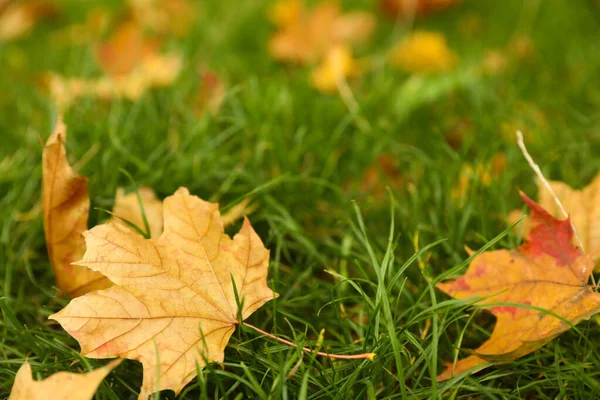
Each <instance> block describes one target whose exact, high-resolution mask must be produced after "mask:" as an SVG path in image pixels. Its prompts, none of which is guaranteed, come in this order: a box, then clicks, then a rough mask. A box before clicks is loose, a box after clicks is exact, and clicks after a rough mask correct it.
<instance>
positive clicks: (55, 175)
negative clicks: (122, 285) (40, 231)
mask: <svg viewBox="0 0 600 400" xmlns="http://www.w3.org/2000/svg"><path fill="white" fill-rule="evenodd" d="M66 137H67V128H66V126H65V124H64V123H63V122H62V119H60V117H59V119H58V121H57V122H56V127H55V128H54V132H53V133H52V135H51V136H50V138H49V139H48V141H47V142H46V145H45V146H44V153H43V156H42V158H43V171H42V172H43V173H42V209H43V213H44V232H45V234H46V244H47V246H48V255H49V257H50V262H51V263H52V268H53V269H54V275H55V276H56V283H57V285H58V288H59V289H60V290H62V291H64V292H65V293H67V294H68V295H69V296H71V297H76V296H80V295H82V294H84V293H86V292H88V291H90V290H95V289H104V288H107V287H109V286H110V285H111V283H110V281H109V280H108V279H106V278H105V277H104V276H103V275H102V274H100V273H98V272H94V271H92V270H90V269H89V268H87V267H83V266H77V265H72V264H71V263H72V262H73V261H77V260H79V259H80V258H81V256H82V255H83V253H84V251H85V242H84V239H83V236H82V233H83V232H84V231H85V230H86V229H87V220H88V212H89V208H90V198H89V195H88V184H87V178H85V177H83V176H80V175H77V173H75V171H73V169H72V168H71V166H70V165H69V162H68V161H67V155H66V149H65V140H66Z"/></svg>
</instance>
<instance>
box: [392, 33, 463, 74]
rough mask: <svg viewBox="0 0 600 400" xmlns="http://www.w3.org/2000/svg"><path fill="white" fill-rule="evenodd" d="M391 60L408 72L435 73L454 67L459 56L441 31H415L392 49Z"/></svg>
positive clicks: (394, 64)
mask: <svg viewBox="0 0 600 400" xmlns="http://www.w3.org/2000/svg"><path fill="white" fill-rule="evenodd" d="M389 61H390V63H391V64H392V65H393V66H395V67H398V68H400V69H401V70H403V71H405V72H408V73H433V72H444V71H448V70H450V69H452V68H453V67H454V66H455V65H456V63H457V61H458V57H457V56H456V54H454V52H453V51H452V50H450V49H449V48H448V45H447V44H446V38H445V37H444V36H443V35H442V34H441V33H438V32H426V31H415V32H413V33H412V34H410V36H408V37H407V38H405V39H404V40H402V41H401V42H400V43H398V44H397V45H396V46H395V47H394V48H393V49H392V51H391V52H390V54H389Z"/></svg>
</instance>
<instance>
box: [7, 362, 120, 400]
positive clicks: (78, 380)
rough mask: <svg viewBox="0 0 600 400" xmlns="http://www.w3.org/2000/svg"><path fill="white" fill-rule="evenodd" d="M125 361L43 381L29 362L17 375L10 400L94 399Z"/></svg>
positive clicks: (59, 375) (57, 375)
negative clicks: (102, 384)
mask: <svg viewBox="0 0 600 400" xmlns="http://www.w3.org/2000/svg"><path fill="white" fill-rule="evenodd" d="M121 361H123V360H122V359H119V360H114V361H111V362H109V363H108V364H106V365H105V366H103V367H100V368H97V369H95V370H93V371H89V372H86V373H83V374H75V373H72V372H65V371H62V372H57V373H55V374H54V375H51V376H49V377H48V378H46V379H43V380H41V381H36V380H34V379H33V375H32V372H31V365H30V364H29V362H27V361H25V362H24V363H23V365H22V366H21V368H19V371H18V372H17V376H16V377H15V383H14V384H13V387H12V391H11V392H10V397H9V398H8V400H46V399H48V398H52V399H53V400H92V398H93V397H94V393H96V390H98V386H100V383H102V381H103V380H104V378H106V376H107V375H108V374H109V373H110V372H111V371H112V370H113V369H115V368H116V367H117V366H118V365H119V364H121Z"/></svg>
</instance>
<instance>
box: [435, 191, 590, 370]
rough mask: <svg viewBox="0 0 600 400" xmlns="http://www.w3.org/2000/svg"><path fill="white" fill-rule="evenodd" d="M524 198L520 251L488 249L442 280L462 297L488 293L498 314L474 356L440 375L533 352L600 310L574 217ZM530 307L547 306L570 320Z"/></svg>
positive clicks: (450, 292)
mask: <svg viewBox="0 0 600 400" xmlns="http://www.w3.org/2000/svg"><path fill="white" fill-rule="evenodd" d="M522 197H523V199H524V200H525V202H526V203H527V204H528V205H529V208H530V209H531V219H532V224H533V229H532V230H531V233H530V235H529V238H528V241H527V243H525V244H523V245H522V246H521V247H519V248H518V249H515V250H496V251H487V252H484V253H482V254H480V255H479V256H477V257H476V258H475V259H474V260H473V261H472V262H471V264H470V265H469V269H468V270H467V272H466V273H465V275H464V276H463V277H461V278H459V279H456V280H454V281H451V282H446V283H440V284H438V285H437V286H438V288H439V289H441V290H443V291H444V292H446V293H447V294H448V295H450V296H452V297H454V298H457V299H466V298H473V297H484V298H485V299H483V300H481V301H478V302H477V304H480V305H486V304H488V305H489V308H488V310H489V311H491V312H492V314H494V316H496V319H497V321H496V325H495V327H494V330H493V332H492V335H491V337H490V338H489V339H488V340H487V341H486V342H485V343H483V344H482V345H481V346H480V347H479V348H478V349H477V350H475V351H474V354H473V355H471V356H468V357H466V358H464V359H462V360H459V361H458V362H457V363H456V365H454V367H453V366H452V365H449V366H448V368H447V370H446V371H445V372H444V373H442V374H441V375H440V376H438V380H444V379H448V378H450V377H451V376H455V375H458V374H460V373H462V372H465V371H467V370H470V369H472V368H475V370H480V369H483V368H485V365H484V363H486V362H488V361H490V362H493V361H509V360H514V359H516V358H519V357H521V356H523V355H525V354H528V353H531V352H532V351H534V350H536V349H538V348H540V347H541V346H543V345H544V344H546V343H548V342H549V341H551V340H552V339H553V338H555V337H556V336H558V335H560V334H561V333H563V332H565V331H566V330H568V329H569V328H570V326H571V325H570V324H569V323H571V324H577V323H578V322H579V321H581V320H584V319H589V318H590V316H592V315H593V314H596V313H597V312H599V311H600V294H599V293H596V292H594V290H593V288H592V287H591V286H588V285H587V282H588V279H589V277H590V274H591V273H592V269H593V267H594V262H593V257H592V256H588V255H585V254H583V253H582V252H581V250H580V249H578V248H577V247H575V246H574V245H573V244H572V242H571V239H572V237H573V230H572V228H571V222H570V221H569V220H564V221H560V220H557V219H555V218H554V217H552V216H551V215H550V214H549V213H548V212H547V211H546V210H544V209H543V208H542V207H541V206H540V205H538V204H536V203H535V202H534V201H533V200H531V199H529V198H528V197H527V196H525V195H524V194H522ZM498 303H510V304H506V305H503V304H498ZM512 304H522V305H523V306H525V307H519V306H514V305H512ZM526 307H537V308H539V309H543V310H548V311H549V312H551V313H553V314H555V315H558V316H559V317H561V318H564V319H566V320H567V321H569V323H565V322H563V320H561V319H559V318H557V317H555V316H554V315H552V314H550V313H548V312H544V311H539V310H537V309H532V308H526Z"/></svg>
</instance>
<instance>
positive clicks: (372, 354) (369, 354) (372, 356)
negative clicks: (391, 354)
mask: <svg viewBox="0 0 600 400" xmlns="http://www.w3.org/2000/svg"><path fill="white" fill-rule="evenodd" d="M376 355H377V353H367V354H366V358H367V360H369V361H373V360H374V359H375V356H376Z"/></svg>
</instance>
